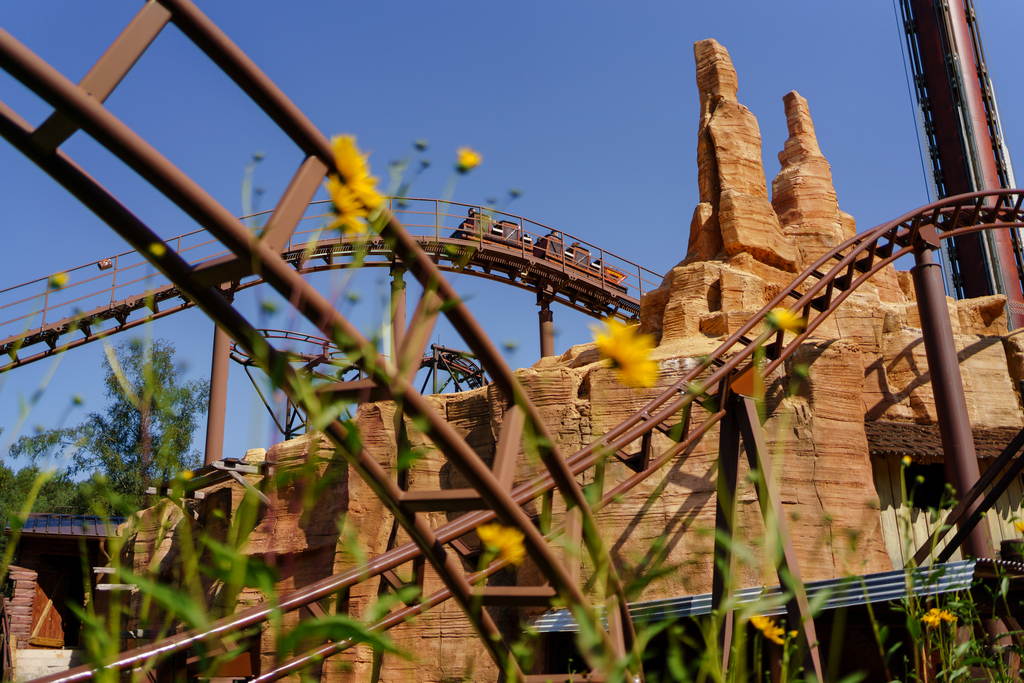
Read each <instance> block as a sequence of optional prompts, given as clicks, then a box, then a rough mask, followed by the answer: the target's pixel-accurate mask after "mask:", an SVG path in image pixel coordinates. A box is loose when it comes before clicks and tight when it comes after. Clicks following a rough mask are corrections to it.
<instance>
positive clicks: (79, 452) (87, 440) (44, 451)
mask: <svg viewBox="0 0 1024 683" xmlns="http://www.w3.org/2000/svg"><path fill="white" fill-rule="evenodd" d="M104 369H105V370H106V372H105V376H104V380H103V382H104V386H105V388H106V392H105V393H106V397H107V406H106V408H105V409H104V410H103V412H96V413H90V414H89V415H88V416H87V417H86V419H85V421H84V422H83V423H82V424H80V425H77V426H75V427H66V428H62V429H52V430H49V431H46V432H43V433H41V434H38V435H35V436H27V437H22V438H20V439H19V440H18V441H17V442H16V443H15V444H14V445H13V446H12V447H11V450H10V454H11V456H13V457H22V456H25V457H28V458H29V460H30V461H31V462H32V463H37V462H38V461H39V460H40V459H42V458H45V457H49V456H54V455H61V456H64V459H66V461H67V462H68V465H67V469H66V476H68V477H71V478H72V479H74V480H81V479H83V478H86V477H91V478H92V482H91V485H92V486H91V488H93V489H97V488H100V489H105V490H106V491H109V492H110V493H112V494H115V497H116V498H119V499H120V500H121V501H122V502H121V504H119V505H117V507H118V508H121V510H120V511H121V512H124V511H128V510H138V509H141V508H142V507H143V506H144V505H145V491H146V489H147V488H148V487H149V486H151V485H152V483H153V482H159V481H165V480H169V479H171V478H173V477H174V476H175V475H176V474H177V473H178V472H180V471H182V470H187V469H194V468H196V467H198V466H199V464H200V463H201V462H202V460H201V458H200V455H199V452H198V451H196V450H193V448H192V439H193V436H194V434H195V431H196V428H197V427H198V426H199V418H200V417H201V416H202V415H204V414H205V413H206V408H207V401H208V396H209V393H210V383H209V381H208V380H205V379H203V380H193V381H191V382H185V383H182V382H181V381H180V380H179V378H178V368H177V367H176V366H175V364H174V346H173V345H172V344H171V343H170V342H167V341H164V340H159V339H158V340H156V341H154V342H153V343H152V344H145V343H143V342H142V341H141V340H138V339H133V340H131V341H128V342H124V343H122V344H119V345H118V346H117V347H114V348H111V347H107V354H106V361H105V362H104ZM92 498H93V500H94V501H101V500H102V499H103V496H99V495H95V496H92ZM108 509H109V506H108Z"/></svg>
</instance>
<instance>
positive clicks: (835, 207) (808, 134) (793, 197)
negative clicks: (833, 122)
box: [772, 90, 854, 263]
mask: <svg viewBox="0 0 1024 683" xmlns="http://www.w3.org/2000/svg"><path fill="white" fill-rule="evenodd" d="M782 101H783V103H784V104H785V106H786V126H787V127H788V128H789V139H788V140H786V146H785V149H783V151H781V152H779V163H781V164H782V169H781V170H780V171H779V174H778V175H777V176H776V177H775V180H773V181H772V206H773V207H775V212H776V214H778V216H779V223H780V224H781V225H782V230H783V232H784V233H785V234H786V236H787V237H789V238H790V239H791V240H792V241H793V242H794V243H796V244H797V245H799V248H800V252H801V256H802V257H803V262H804V263H811V262H813V261H814V260H815V259H817V258H818V257H819V256H820V255H821V254H823V253H825V252H826V251H828V250H829V249H831V248H832V247H835V246H836V245H838V244H840V243H841V242H842V241H843V240H844V239H846V237H849V236H852V235H853V232H854V227H853V219H852V217H850V216H844V214H843V212H841V211H840V210H839V202H838V200H837V199H836V191H835V188H834V187H833V186H832V168H831V167H830V166H829V163H828V161H826V160H825V157H824V156H822V154H821V150H820V149H819V148H818V139H817V136H815V134H814V123H813V122H812V121H811V113H810V109H808V107H807V100H806V99H804V98H803V97H801V96H800V94H799V93H797V92H796V91H795V90H794V91H792V92H790V93H788V94H787V95H786V96H785V97H783V98H782ZM844 226H847V229H844ZM847 233H848V234H847Z"/></svg>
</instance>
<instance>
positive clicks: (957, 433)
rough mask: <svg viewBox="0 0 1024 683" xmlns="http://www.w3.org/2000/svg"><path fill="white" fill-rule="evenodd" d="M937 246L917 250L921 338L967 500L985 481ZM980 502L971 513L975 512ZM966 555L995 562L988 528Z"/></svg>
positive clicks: (968, 543)
mask: <svg viewBox="0 0 1024 683" xmlns="http://www.w3.org/2000/svg"><path fill="white" fill-rule="evenodd" d="M934 248H935V245H932V244H930V243H928V242H926V241H924V240H920V241H919V242H918V244H916V245H915V247H914V260H915V261H916V263H917V265H915V266H914V267H913V268H912V269H911V271H910V272H911V274H912V275H913V278H914V291H915V293H916V295H917V310H918V315H919V316H920V318H921V336H922V337H923V338H924V350H925V354H926V356H927V358H928V373H929V375H930V376H931V383H932V393H933V395H934V396H935V412H936V419H937V422H938V423H939V434H940V435H941V436H942V452H943V454H944V458H943V460H944V466H945V470H946V480H947V481H948V482H949V483H950V484H952V485H953V488H954V489H956V495H958V496H962V495H964V494H965V493H966V492H967V491H969V490H970V489H971V487H972V486H974V484H975V483H976V482H977V481H978V479H979V478H980V477H981V473H980V471H979V469H978V456H977V454H976V453H975V451H974V436H973V434H972V433H971V421H970V418H969V417H968V414H967V400H966V398H965V397H964V385H963V378H962V377H961V376H960V359H959V358H958V357H957V353H956V343H955V341H954V339H953V327H952V324H951V322H950V319H949V308H947V304H946V290H945V286H944V285H943V281H942V267H941V266H940V265H939V264H938V263H936V262H935V260H934V259H933V258H932V250H933V249H934ZM978 504H979V503H978V502H975V503H974V504H973V505H972V506H971V507H970V508H968V510H967V514H968V515H969V514H971V513H973V512H974V509H975V508H977V506H978ZM963 551H964V553H965V554H966V555H969V556H970V557H979V558H981V557H988V558H990V557H992V542H991V540H990V539H989V537H988V534H987V533H986V532H985V528H984V527H976V528H975V529H974V530H973V531H972V532H971V533H970V535H968V537H967V538H966V539H965V540H964V544H963Z"/></svg>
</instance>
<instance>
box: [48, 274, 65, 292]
mask: <svg viewBox="0 0 1024 683" xmlns="http://www.w3.org/2000/svg"><path fill="white" fill-rule="evenodd" d="M67 283H68V274H67V273H55V274H54V275H51V276H50V289H63V288H64V285H66V284H67Z"/></svg>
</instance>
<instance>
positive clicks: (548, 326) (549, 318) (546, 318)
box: [538, 299, 555, 358]
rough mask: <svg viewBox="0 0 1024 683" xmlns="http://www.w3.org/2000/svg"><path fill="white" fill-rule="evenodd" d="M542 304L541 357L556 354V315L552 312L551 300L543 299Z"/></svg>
mask: <svg viewBox="0 0 1024 683" xmlns="http://www.w3.org/2000/svg"><path fill="white" fill-rule="evenodd" d="M538 304H539V305H540V311H539V315H540V357H541V358H547V357H549V356H553V355H555V315H554V313H552V312H551V302H550V301H548V300H547V299H543V300H541V301H539V302H538Z"/></svg>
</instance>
